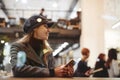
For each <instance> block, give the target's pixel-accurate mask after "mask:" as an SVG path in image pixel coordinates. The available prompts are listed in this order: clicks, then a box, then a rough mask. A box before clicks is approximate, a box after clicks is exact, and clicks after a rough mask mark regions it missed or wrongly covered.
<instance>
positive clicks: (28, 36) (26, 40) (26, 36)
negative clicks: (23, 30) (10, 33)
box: [17, 32, 33, 43]
mask: <svg viewBox="0 0 120 80" xmlns="http://www.w3.org/2000/svg"><path fill="white" fill-rule="evenodd" d="M32 36H33V32H31V33H28V34H25V35H24V36H23V37H22V38H21V39H19V40H18V41H17V42H18V43H19V42H21V43H26V42H29V41H30V38H31V37H32Z"/></svg>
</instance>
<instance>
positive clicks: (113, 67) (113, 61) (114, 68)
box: [106, 48, 120, 77]
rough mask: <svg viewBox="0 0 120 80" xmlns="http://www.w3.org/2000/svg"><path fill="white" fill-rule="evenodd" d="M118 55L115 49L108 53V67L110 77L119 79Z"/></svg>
mask: <svg viewBox="0 0 120 80" xmlns="http://www.w3.org/2000/svg"><path fill="white" fill-rule="evenodd" d="M117 53H118V51H117V50H116V49H114V48H111V49H109V51H108V60H107V63H106V66H107V68H108V73H109V77H118V76H119V75H120V70H119V64H118V61H117Z"/></svg>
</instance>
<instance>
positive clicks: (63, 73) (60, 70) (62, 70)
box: [55, 65, 74, 77]
mask: <svg viewBox="0 0 120 80" xmlns="http://www.w3.org/2000/svg"><path fill="white" fill-rule="evenodd" d="M73 72H74V69H73V66H67V67H66V66H65V65H62V66H59V67H56V68H55V76H56V77H72V76H73Z"/></svg>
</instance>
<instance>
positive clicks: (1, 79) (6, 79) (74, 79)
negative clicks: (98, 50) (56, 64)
mask: <svg viewBox="0 0 120 80" xmlns="http://www.w3.org/2000/svg"><path fill="white" fill-rule="evenodd" d="M0 80H120V78H81V77H72V78H57V77H53V78H51V77H50V78H15V77H0Z"/></svg>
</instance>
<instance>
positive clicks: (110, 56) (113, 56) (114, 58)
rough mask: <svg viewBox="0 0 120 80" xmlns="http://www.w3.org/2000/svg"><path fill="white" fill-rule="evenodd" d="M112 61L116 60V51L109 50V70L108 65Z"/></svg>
mask: <svg viewBox="0 0 120 80" xmlns="http://www.w3.org/2000/svg"><path fill="white" fill-rule="evenodd" d="M112 60H117V50H116V49H114V48H111V49H109V51H108V60H107V63H106V64H107V67H108V68H110V63H111V62H112Z"/></svg>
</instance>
